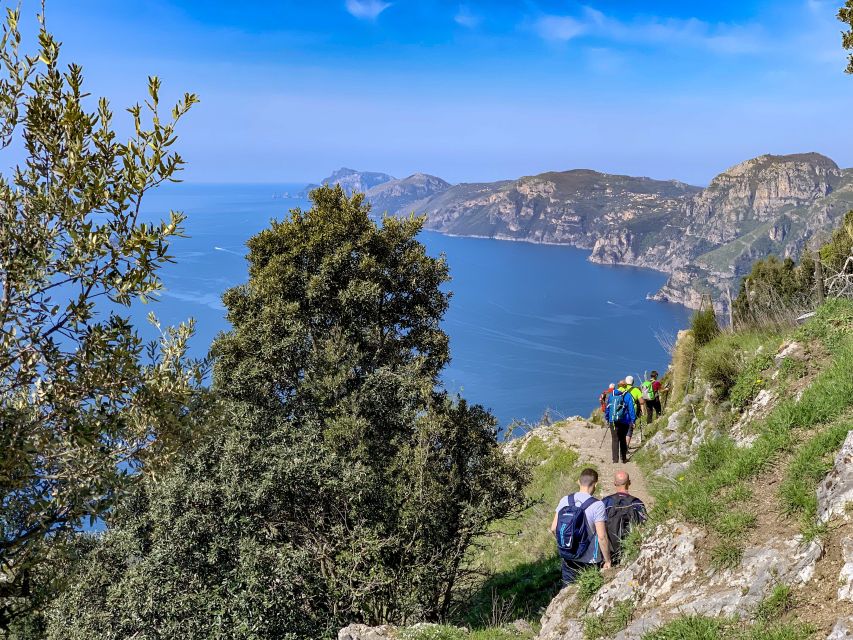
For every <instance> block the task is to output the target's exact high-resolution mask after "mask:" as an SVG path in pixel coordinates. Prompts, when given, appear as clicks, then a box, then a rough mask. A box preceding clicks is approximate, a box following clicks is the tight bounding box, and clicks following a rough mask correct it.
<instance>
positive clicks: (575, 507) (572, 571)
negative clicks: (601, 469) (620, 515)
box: [551, 469, 611, 587]
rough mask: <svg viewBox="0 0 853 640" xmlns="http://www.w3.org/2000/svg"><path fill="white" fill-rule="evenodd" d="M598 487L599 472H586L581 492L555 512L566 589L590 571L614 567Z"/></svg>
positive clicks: (554, 530) (562, 502)
mask: <svg viewBox="0 0 853 640" xmlns="http://www.w3.org/2000/svg"><path fill="white" fill-rule="evenodd" d="M597 484H598V472H596V471H595V469H584V470H583V471H581V474H580V477H579V478H578V488H579V489H580V490H579V491H578V492H577V493H572V494H569V495H567V496H565V497H564V498H563V499H562V500H560V503H559V504H558V505H557V509H556V510H555V512H554V521H553V522H552V523H551V533H553V534H554V535H555V536H556V537H557V550H558V551H559V552H560V558H561V567H562V574H563V586H564V587H565V586H566V585H569V584H571V583H572V582H574V581H575V580H577V577H578V573H580V572H581V571H582V570H583V569H586V568H587V567H603V568H604V569H609V568H610V566H611V565H610V547H609V546H608V544H607V528H606V526H605V513H604V504H603V503H602V502H601V500H597V499H596V498H593V494H594V493H595V486H596V485H597Z"/></svg>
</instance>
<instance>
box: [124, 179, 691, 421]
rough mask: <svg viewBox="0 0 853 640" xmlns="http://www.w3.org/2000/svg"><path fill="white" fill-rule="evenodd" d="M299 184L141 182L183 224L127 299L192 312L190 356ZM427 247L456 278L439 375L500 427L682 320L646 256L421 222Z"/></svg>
mask: <svg viewBox="0 0 853 640" xmlns="http://www.w3.org/2000/svg"><path fill="white" fill-rule="evenodd" d="M303 186H304V185H300V184H287V183H283V184H248V185H236V184H189V183H179V184H170V185H166V186H162V187H160V188H159V189H157V190H155V191H152V192H150V193H149V194H147V195H146V197H145V200H144V201H143V209H142V211H143V217H145V218H146V219H148V220H159V219H161V218H164V217H165V216H167V215H168V212H169V211H170V210H175V211H183V212H184V213H185V214H186V215H187V221H186V223H185V231H186V235H187V237H185V238H179V239H176V240H175V241H174V242H173V244H172V247H171V251H170V253H171V255H173V256H174V259H175V262H174V264H170V265H168V266H167V267H165V268H164V269H163V270H162V272H161V276H162V280H163V284H164V289H163V291H162V293H161V295H160V296H159V299H158V300H157V301H155V302H152V303H149V304H147V305H135V306H134V308H133V310H132V314H133V315H134V317H135V319H136V320H137V321H138V322H139V323H142V322H144V318H145V316H146V315H147V314H148V312H150V311H153V312H154V313H155V314H156V315H157V317H158V319H159V320H160V322H161V324H162V325H167V324H176V323H178V322H181V321H184V320H186V319H187V318H189V317H192V318H195V321H196V334H195V336H194V338H193V341H192V343H191V352H192V355H194V356H197V357H203V356H205V355H206V354H207V352H208V349H209V347H210V344H211V341H212V340H213V339H214V337H215V336H216V335H217V334H219V333H220V332H223V331H228V330H229V325H228V323H227V321H226V320H225V315H224V312H225V309H224V307H223V305H222V302H221V296H222V293H223V292H224V291H225V290H226V289H228V288H229V287H233V286H235V285H238V284H241V283H244V282H246V280H247V263H246V260H245V254H246V241H247V240H248V239H249V238H250V237H251V236H252V235H254V234H256V233H258V232H259V231H261V230H262V229H264V228H266V227H268V226H269V224H270V221H271V220H282V219H285V218H286V217H287V216H288V213H289V211H290V210H291V209H292V208H294V207H301V208H307V207H309V206H310V203H309V202H307V201H306V200H305V199H303V198H300V197H299V196H298V194H299V192H300V190H301V189H302V187H303ZM420 241H421V242H423V244H424V245H425V246H426V248H427V252H428V253H429V254H430V255H433V256H439V255H442V254H443V255H445V256H446V258H447V262H448V265H449V268H450V274H451V277H452V280H451V281H450V283H448V285H447V290H449V291H450V292H451V293H452V298H451V301H450V308H449V309H448V311H447V314H446V316H445V318H444V321H443V327H444V330H445V331H446V332H447V334H448V335H449V337H450V352H451V358H452V359H451V362H450V364H449V366H448V367H447V368H446V369H445V370H444V372H443V374H442V383H443V385H444V386H445V387H446V388H447V389H448V390H449V391H450V392H451V393H454V394H460V395H461V396H462V397H464V398H465V399H466V400H468V401H469V402H471V403H477V404H481V405H483V406H484V407H486V408H488V409H489V410H490V411H491V412H492V413H493V414H494V415H495V416H496V418H497V420H498V424H499V425H500V427H501V429H502V431H503V432H504V433H506V434H509V433H518V432H519V431H520V430H523V429H524V428H525V426H527V425H535V424H538V423H539V422H540V421H541V420H542V418H543V417H546V416H547V419H550V420H559V419H561V418H563V417H566V416H573V415H583V416H587V415H589V414H590V413H591V412H592V410H593V409H594V408H595V407H596V406H597V398H598V395H599V394H600V392H601V391H602V390H604V389H605V388H606V387H607V386H608V384H609V383H611V382H616V381H618V380H619V379H620V378H623V377H625V376H626V375H628V374H631V375H633V376H635V378H638V379H640V378H641V377H642V376H644V375H645V373H646V372H648V371H651V370H652V369H657V370H659V371H661V372H663V371H664V370H665V369H666V367H667V365H668V363H669V355H668V354H667V352H666V350H665V349H664V347H663V346H662V343H666V342H667V340H668V339H672V338H673V337H674V336H675V334H676V333H677V332H678V330H679V329H681V328H683V327H685V326H686V325H687V323H688V322H689V316H690V313H689V311H688V310H687V309H685V308H684V307H682V306H680V305H674V304H668V303H662V302H655V301H650V300H647V299H646V296H647V295H648V294H649V293H651V292H654V291H656V290H657V289H658V288H659V287H660V286H661V285H662V284H663V283H664V281H665V279H666V277H665V275H664V274H662V273H658V272H656V271H653V270H648V269H638V268H633V267H613V266H604V265H597V264H593V263H591V262H589V261H588V260H587V257H588V252H587V251H583V250H580V249H575V248H572V247H566V246H557V245H543V244H533V243H526V242H511V241H504V240H492V239H484V238H466V237H451V236H446V235H442V234H439V233H435V232H430V231H424V232H422V233H421V235H420Z"/></svg>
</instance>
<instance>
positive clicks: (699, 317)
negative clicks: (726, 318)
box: [690, 304, 720, 347]
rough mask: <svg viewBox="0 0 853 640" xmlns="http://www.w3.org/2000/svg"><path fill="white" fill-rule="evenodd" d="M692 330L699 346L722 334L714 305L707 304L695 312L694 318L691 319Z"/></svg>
mask: <svg viewBox="0 0 853 640" xmlns="http://www.w3.org/2000/svg"><path fill="white" fill-rule="evenodd" d="M690 330H691V332H692V333H693V339H694V340H695V341H696V346H698V347H701V346H703V345H706V344H708V343H709V342H711V340H713V339H714V338H716V337H717V336H718V335H720V325H719V323H718V322H717V315H716V314H715V313H714V307H713V306H712V305H710V304H707V305H705V306H704V307H703V308H701V309H699V311H697V312H696V313H694V314H693V318H692V319H691V320H690Z"/></svg>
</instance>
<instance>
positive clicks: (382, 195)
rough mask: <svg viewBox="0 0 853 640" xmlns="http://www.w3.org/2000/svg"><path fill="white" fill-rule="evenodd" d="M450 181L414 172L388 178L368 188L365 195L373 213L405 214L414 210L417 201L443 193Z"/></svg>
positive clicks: (448, 186)
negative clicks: (396, 177)
mask: <svg viewBox="0 0 853 640" xmlns="http://www.w3.org/2000/svg"><path fill="white" fill-rule="evenodd" d="M449 188H450V183H449V182H445V181H444V180H442V179H441V178H438V177H436V176H431V175H428V174H426V173H415V174H413V175H410V176H409V177H408V178H402V179H400V180H389V181H387V182H383V183H381V184H379V185H377V186H375V187H372V188H370V189H368V190H367V191H366V192H365V196H366V197H367V199H368V200H369V201H370V204H371V205H372V206H373V213H384V212H386V211H389V212H393V213H397V214H402V215H405V213H406V210H407V209H408V210H409V212H410V213H411V211H414V210H415V209H416V208H417V206H418V204H417V203H418V202H420V201H423V200H426V199H427V198H431V197H432V196H435V195H437V194H439V193H443V192H444V191H447V189H449Z"/></svg>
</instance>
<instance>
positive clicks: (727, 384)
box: [699, 341, 743, 398]
mask: <svg viewBox="0 0 853 640" xmlns="http://www.w3.org/2000/svg"><path fill="white" fill-rule="evenodd" d="M742 369H743V358H742V356H741V354H740V352H739V351H738V350H737V349H736V348H735V345H733V344H732V343H731V342H730V341H714V342H711V343H710V344H706V345H705V346H704V347H703V348H702V349H701V350H700V351H699V371H700V372H701V373H702V377H703V378H705V380H707V381H708V383H709V384H710V385H711V387H712V388H713V389H714V392H715V393H716V394H717V397H718V398H726V397H728V395H729V392H730V391H731V390H732V387H734V386H735V382H737V379H738V376H739V375H740V373H741V371H742Z"/></svg>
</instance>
